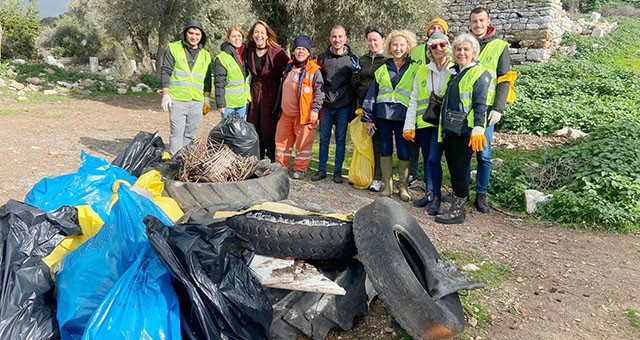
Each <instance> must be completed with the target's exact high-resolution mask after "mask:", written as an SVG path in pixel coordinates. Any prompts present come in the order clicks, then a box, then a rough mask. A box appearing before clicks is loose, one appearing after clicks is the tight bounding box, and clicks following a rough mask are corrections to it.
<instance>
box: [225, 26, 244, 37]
mask: <svg viewBox="0 0 640 340" xmlns="http://www.w3.org/2000/svg"><path fill="white" fill-rule="evenodd" d="M233 31H238V32H240V34H242V39H244V38H246V34H244V31H243V30H242V28H240V26H230V27H229V28H228V29H227V40H229V37H230V36H231V33H233Z"/></svg>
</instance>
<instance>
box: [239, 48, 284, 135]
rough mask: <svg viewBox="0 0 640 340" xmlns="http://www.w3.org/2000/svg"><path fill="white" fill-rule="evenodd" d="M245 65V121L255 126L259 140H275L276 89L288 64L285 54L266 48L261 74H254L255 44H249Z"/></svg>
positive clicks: (280, 50)
mask: <svg viewBox="0 0 640 340" xmlns="http://www.w3.org/2000/svg"><path fill="white" fill-rule="evenodd" d="M248 49H249V53H248V57H247V64H248V66H249V72H251V108H250V111H249V114H248V115H247V121H248V122H250V123H252V124H253V125H255V127H256V129H257V130H258V134H259V135H260V139H261V140H275V135H276V126H277V124H278V116H277V115H276V110H275V106H276V101H277V99H278V87H279V85H280V78H281V77H282V73H283V72H284V68H285V66H287V63H288V62H289V57H288V56H287V53H285V51H284V50H283V49H282V47H267V53H266V59H265V61H264V65H263V66H262V72H260V74H256V65H255V61H254V55H255V51H256V44H255V43H254V42H253V41H250V42H249V46H248Z"/></svg>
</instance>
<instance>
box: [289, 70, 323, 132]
mask: <svg viewBox="0 0 640 340" xmlns="http://www.w3.org/2000/svg"><path fill="white" fill-rule="evenodd" d="M289 63H293V59H291V60H289ZM319 70H320V66H318V64H316V63H315V62H314V61H313V60H311V59H309V60H307V66H306V67H305V69H304V70H302V74H301V75H300V82H299V83H298V98H299V100H300V101H299V103H298V108H299V109H300V124H308V123H309V122H310V119H311V109H312V107H313V99H314V98H315V91H314V89H313V76H314V75H315V74H316V72H319Z"/></svg>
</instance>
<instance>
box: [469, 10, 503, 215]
mask: <svg viewBox="0 0 640 340" xmlns="http://www.w3.org/2000/svg"><path fill="white" fill-rule="evenodd" d="M469 22H470V23H469V27H470V31H471V33H472V34H473V35H474V36H475V37H476V38H477V39H478V40H479V42H480V55H479V56H478V61H479V62H480V64H482V66H484V67H485V68H486V69H487V70H488V71H489V73H490V74H491V86H490V87H489V93H488V98H487V105H489V108H488V109H487V113H488V122H487V129H486V131H485V136H486V138H487V143H488V146H487V147H486V148H485V149H484V150H483V151H482V152H478V153H476V159H477V160H478V172H477V175H476V199H475V201H474V205H475V207H476V208H477V209H478V211H479V212H481V213H489V212H490V211H491V210H490V208H489V204H488V201H487V189H488V188H489V177H490V175H491V140H492V139H493V129H494V126H495V125H496V124H497V123H498V122H499V121H500V118H502V113H503V112H504V108H505V105H506V101H507V96H508V94H509V88H510V84H509V82H508V81H505V82H501V83H498V78H500V77H501V76H504V75H505V74H507V73H508V72H509V71H510V70H511V56H510V55H509V44H508V43H507V42H506V41H504V40H501V39H498V38H497V37H496V28H495V27H494V26H491V19H489V12H488V11H487V10H486V9H484V8H482V7H478V8H475V9H473V10H472V11H471V13H470V14H469Z"/></svg>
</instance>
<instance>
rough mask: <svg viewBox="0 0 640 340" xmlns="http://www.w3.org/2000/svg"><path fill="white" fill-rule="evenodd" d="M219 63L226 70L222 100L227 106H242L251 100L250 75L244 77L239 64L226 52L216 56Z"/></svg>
mask: <svg viewBox="0 0 640 340" xmlns="http://www.w3.org/2000/svg"><path fill="white" fill-rule="evenodd" d="M217 58H218V60H220V64H222V67H224V68H225V69H226V70H227V85H226V86H225V87H224V100H225V102H226V103H227V107H243V106H245V105H247V102H249V101H251V89H250V84H251V76H247V78H246V79H245V78H244V75H243V74H242V70H241V69H240V65H238V63H237V62H236V60H235V59H234V58H233V57H232V56H231V55H230V54H229V53H227V52H222V53H220V54H218V56H217Z"/></svg>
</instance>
